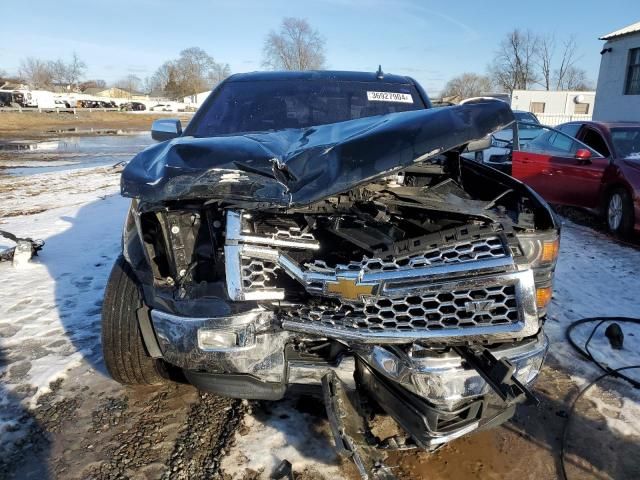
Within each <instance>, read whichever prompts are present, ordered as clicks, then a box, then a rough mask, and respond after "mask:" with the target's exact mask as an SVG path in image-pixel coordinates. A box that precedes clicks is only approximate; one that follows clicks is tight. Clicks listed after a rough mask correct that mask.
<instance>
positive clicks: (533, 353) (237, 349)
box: [151, 308, 548, 409]
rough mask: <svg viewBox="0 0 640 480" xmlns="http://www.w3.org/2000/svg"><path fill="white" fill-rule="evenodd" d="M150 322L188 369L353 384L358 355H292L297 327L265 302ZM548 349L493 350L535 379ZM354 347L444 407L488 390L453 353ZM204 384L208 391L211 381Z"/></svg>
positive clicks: (285, 381)
mask: <svg viewBox="0 0 640 480" xmlns="http://www.w3.org/2000/svg"><path fill="white" fill-rule="evenodd" d="M151 320H152V323H153V328H154V331H155V333H156V337H157V340H158V345H159V347H160V351H161V353H162V358H164V360H165V361H167V362H168V363H170V364H172V365H175V366H178V367H180V368H182V369H184V370H185V371H187V372H196V373H197V372H199V373H200V374H202V375H225V374H232V375H243V376H244V378H245V379H251V382H253V383H255V382H256V381H257V382H260V383H262V384H269V385H271V386H273V387H274V388H275V387H277V390H278V391H279V392H281V395H279V396H282V395H284V388H286V386H288V385H295V384H306V385H311V384H316V385H319V384H320V381H321V378H322V377H323V376H324V375H325V374H326V373H328V372H330V371H333V372H336V373H337V375H338V376H339V377H340V379H341V380H342V381H345V382H348V383H350V384H351V383H352V382H353V373H354V371H355V362H354V358H353V357H343V358H342V359H341V361H339V362H336V363H334V364H328V363H322V362H311V361H304V362H303V361H300V360H290V359H287V356H286V354H285V345H286V344H287V342H288V341H289V340H290V339H291V338H292V337H293V336H294V335H295V333H294V332H291V331H287V330H283V329H280V328H277V327H274V326H273V325H274V324H275V315H274V314H273V313H271V312H269V311H266V310H263V309H260V308H257V309H255V310H252V311H250V312H248V313H245V314H243V315H236V316H228V317H217V318H192V317H183V316H177V315H173V314H169V313H165V312H162V311H160V310H152V311H151ZM547 348H548V341H547V339H546V337H545V336H544V335H542V336H539V337H537V338H533V339H529V340H526V341H524V342H520V343H519V344H515V345H514V344H509V345H506V346H499V347H496V348H492V349H491V351H492V353H493V354H494V355H496V356H497V357H499V358H507V359H508V360H509V361H511V363H513V364H514V365H515V366H516V375H517V377H518V379H519V380H520V381H521V382H523V383H525V384H528V383H530V382H532V381H533V380H534V379H535V378H536V376H537V374H538V372H539V370H540V367H541V365H542V362H543V360H544V356H545V354H546V351H547ZM354 352H355V354H356V356H357V357H359V358H361V359H362V360H363V361H364V362H365V363H366V364H367V365H369V366H370V367H371V368H372V369H373V370H375V371H376V372H377V373H378V374H379V375H381V376H382V377H383V378H386V379H387V380H388V381H391V382H394V383H397V384H400V385H402V386H403V387H404V388H406V389H407V390H409V391H410V392H412V393H413V394H415V395H417V396H420V397H422V398H424V399H426V400H428V401H429V402H430V403H432V404H433V405H438V406H439V407H440V408H445V409H452V408H454V407H456V406H457V405H459V404H460V403H462V402H464V401H466V400H469V399H472V398H477V397H479V396H482V395H484V394H486V393H488V392H489V390H490V388H489V387H488V385H487V384H486V382H485V381H484V380H483V378H482V377H481V376H480V374H479V373H478V372H477V371H475V370H474V369H470V368H468V367H467V366H466V365H465V364H464V362H463V361H462V359H461V357H460V356H458V355H457V354H455V353H453V352H450V353H447V354H439V355H431V356H425V357H423V358H410V357H408V356H406V355H405V354H403V353H402V350H400V349H398V348H394V347H393V346H387V347H382V346H378V345H376V346H368V345H359V346H357V347H354ZM203 388H206V389H210V388H207V386H206V385H205V386H203ZM217 393H220V394H224V392H217ZM233 393H234V394H235V393H237V392H233ZM239 394H240V395H241V396H246V395H242V393H241V392H240V393H239ZM229 395H231V393H229Z"/></svg>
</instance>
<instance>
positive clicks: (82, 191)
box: [0, 167, 127, 445]
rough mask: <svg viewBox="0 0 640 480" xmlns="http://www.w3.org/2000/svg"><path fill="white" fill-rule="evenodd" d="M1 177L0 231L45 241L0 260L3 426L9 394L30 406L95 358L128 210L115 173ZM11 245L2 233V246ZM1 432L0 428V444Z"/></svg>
mask: <svg viewBox="0 0 640 480" xmlns="http://www.w3.org/2000/svg"><path fill="white" fill-rule="evenodd" d="M25 179H26V177H22V178H19V179H14V178H2V179H1V180H0V191H2V189H3V188H4V187H7V184H8V183H9V182H15V184H16V189H15V190H14V191H13V192H12V193H11V195H4V194H3V196H2V200H1V202H0V212H3V213H1V214H0V215H6V213H7V212H10V214H11V213H18V212H32V211H40V210H43V211H41V212H40V213H35V214H31V215H17V216H10V217H5V218H3V220H2V221H0V229H1V230H6V231H9V232H11V233H14V234H15V235H18V236H25V237H32V238H34V239H44V240H45V242H46V243H45V247H44V249H43V250H42V252H40V255H39V256H38V257H36V258H34V260H33V261H32V262H31V263H29V264H27V265H25V266H24V267H21V268H19V269H17V268H14V267H13V266H12V265H11V263H9V262H3V263H0V278H1V279H2V288H0V378H1V379H2V385H0V387H1V388H0V393H2V395H1V396H2V397H3V399H4V400H5V401H4V402H3V403H4V405H5V407H7V409H3V408H2V405H1V404H0V425H1V424H3V423H5V422H9V423H10V422H11V420H12V418H13V416H14V414H15V412H13V411H12V410H11V409H10V408H8V406H7V405H9V404H15V402H9V401H8V400H7V398H8V396H9V395H13V396H16V397H18V398H23V404H25V405H29V406H31V407H33V406H34V405H35V402H36V400H37V398H38V397H39V396H40V395H41V394H43V393H46V392H47V391H48V389H49V384H50V382H52V381H54V380H57V379H59V378H63V377H64V376H65V374H66V372H67V371H68V370H70V369H71V368H73V367H75V366H77V365H78V364H79V363H80V361H81V360H82V359H83V358H86V359H89V361H90V362H91V363H95V364H96V365H97V364H98V363H99V359H100V336H99V335H100V326H99V321H100V307H101V304H102V296H103V290H104V285H105V283H106V279H107V276H108V274H109V272H110V269H111V265H112V264H113V260H114V258H115V257H116V256H117V255H118V252H119V247H120V231H121V228H122V227H121V226H122V223H123V218H124V215H125V212H126V208H127V202H126V200H125V199H123V198H121V197H119V196H118V195H116V192H117V191H118V185H119V175H118V174H117V172H115V171H114V170H113V169H108V168H103V167H101V168H97V169H91V170H83V171H82V172H79V171H70V172H65V173H64V174H42V175H34V176H31V177H28V180H29V181H25ZM10 245H11V243H10V242H8V241H7V240H5V239H0V247H6V246H10ZM2 437H3V432H2V429H1V427H0V445H1V444H2Z"/></svg>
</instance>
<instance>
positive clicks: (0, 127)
mask: <svg viewBox="0 0 640 480" xmlns="http://www.w3.org/2000/svg"><path fill="white" fill-rule="evenodd" d="M192 116H193V115H192V114H183V113H130V112H100V111H91V112H88V111H83V110H82V109H78V110H77V114H76V115H74V114H73V113H70V112H61V113H55V112H42V113H40V112H37V111H36V110H33V111H30V110H26V109H25V110H23V111H22V112H0V142H3V141H9V140H14V139H18V140H20V139H34V138H49V137H51V136H55V135H58V134H61V133H65V134H68V133H73V132H74V131H75V130H77V131H79V132H80V133H84V134H90V133H91V130H92V129H93V130H150V127H151V122H153V120H156V119H158V118H167V117H171V118H180V119H181V120H182V123H183V126H184V125H186V123H188V121H189V120H190V119H191V117H192Z"/></svg>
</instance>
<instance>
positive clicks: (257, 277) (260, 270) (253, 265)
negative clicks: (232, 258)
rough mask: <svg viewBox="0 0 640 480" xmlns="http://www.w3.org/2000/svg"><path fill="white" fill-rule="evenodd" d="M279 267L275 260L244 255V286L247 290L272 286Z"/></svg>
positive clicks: (242, 273) (242, 265) (242, 270)
mask: <svg viewBox="0 0 640 480" xmlns="http://www.w3.org/2000/svg"><path fill="white" fill-rule="evenodd" d="M278 268H279V267H278V266H277V265H276V264H275V263H273V262H269V261H266V260H259V259H257V258H247V257H243V258H242V261H241V269H240V275H241V277H242V286H243V287H244V288H245V289H247V290H253V289H260V288H268V287H272V286H273V280H274V278H275V271H276V270H277V269H278Z"/></svg>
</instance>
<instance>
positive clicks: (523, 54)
mask: <svg viewBox="0 0 640 480" xmlns="http://www.w3.org/2000/svg"><path fill="white" fill-rule="evenodd" d="M537 51H538V37H537V36H536V35H535V34H533V33H532V32H530V31H529V30H527V31H526V32H523V31H521V30H518V29H516V30H513V31H512V32H510V33H508V34H507V37H506V38H505V39H504V40H503V41H502V42H501V43H500V47H499V49H498V51H497V52H496V54H495V57H494V59H493V62H492V63H491V65H490V67H489V72H490V75H491V77H492V80H493V82H494V83H495V84H496V85H497V86H499V87H501V88H503V89H504V90H506V91H508V92H509V93H511V92H512V91H513V90H517V89H527V88H529V87H531V86H532V85H533V84H534V83H536V82H537V81H538V78H537V75H536V71H535V60H536V54H537Z"/></svg>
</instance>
